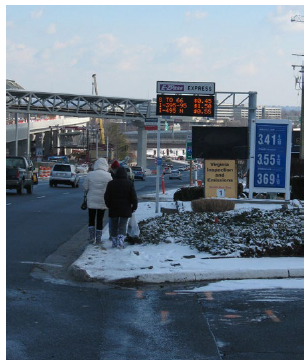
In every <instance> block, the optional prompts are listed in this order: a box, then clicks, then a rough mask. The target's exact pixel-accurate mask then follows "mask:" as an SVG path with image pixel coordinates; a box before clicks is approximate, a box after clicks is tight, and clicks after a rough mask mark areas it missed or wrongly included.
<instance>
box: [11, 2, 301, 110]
mask: <svg viewBox="0 0 307 363" xmlns="http://www.w3.org/2000/svg"><path fill="white" fill-rule="evenodd" d="M296 3H303V2H300V1H298V2H296ZM295 15H304V7H303V5H295V6H289V5H286V6H280V5H247V6H244V5H229V6H228V5H217V6H214V5H208V6H206V5H192V6H190V5H157V6H153V5H143V6H142V5H126V6H124V5H114V6H112V5H75V6H74V5H52V6H51V5H7V6H6V79H12V80H15V81H16V82H17V83H19V84H20V85H21V86H22V87H24V88H25V89H26V90H30V91H46V92H57V93H76V94H83V95H90V94H92V80H93V79H92V75H93V74H94V73H95V74H97V83H98V94H99V95H101V96H109V97H127V98H141V99H152V98H154V97H156V83H157V81H185V82H215V89H216V91H217V92H249V91H255V92H257V104H258V105H268V106H270V105H275V106H277V105H280V106H287V105H288V106H300V104H301V95H300V92H299V91H298V90H296V89H295V76H298V75H300V73H299V68H297V69H296V70H295V71H293V69H292V65H293V64H296V65H301V64H302V62H303V57H302V56H293V55H292V54H294V53H296V54H303V53H304V27H303V25H304V24H303V23H299V22H291V17H293V16H295Z"/></svg>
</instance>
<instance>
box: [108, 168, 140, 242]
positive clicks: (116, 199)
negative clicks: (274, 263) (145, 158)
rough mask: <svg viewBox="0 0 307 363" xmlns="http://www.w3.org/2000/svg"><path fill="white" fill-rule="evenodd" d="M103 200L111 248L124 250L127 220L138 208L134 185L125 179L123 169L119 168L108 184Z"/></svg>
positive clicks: (125, 173)
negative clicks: (107, 216) (107, 210)
mask: <svg viewBox="0 0 307 363" xmlns="http://www.w3.org/2000/svg"><path fill="white" fill-rule="evenodd" d="M104 200H105V203H106V206H107V207H108V208H109V217H110V220H111V228H110V232H111V240H112V247H117V248H124V240H125V236H126V231H127V222H128V219H129V218H130V217H131V216H132V213H133V212H134V211H135V210H136V209H137V207H138V199H137V195H136V191H135V189H134V184H133V182H132V181H131V180H129V179H127V172H126V170H125V168H124V167H119V168H118V169H117V171H116V173H115V175H114V179H113V180H111V181H110V182H109V183H108V185H107V189H106V192H105V194H104Z"/></svg>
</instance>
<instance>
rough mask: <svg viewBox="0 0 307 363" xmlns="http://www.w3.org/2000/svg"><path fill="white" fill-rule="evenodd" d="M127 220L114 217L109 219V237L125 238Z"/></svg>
mask: <svg viewBox="0 0 307 363" xmlns="http://www.w3.org/2000/svg"><path fill="white" fill-rule="evenodd" d="M128 219H129V218H124V217H114V218H110V221H111V225H110V227H111V228H110V235H111V237H117V236H118V235H120V234H121V235H124V236H126V233H127V222H128Z"/></svg>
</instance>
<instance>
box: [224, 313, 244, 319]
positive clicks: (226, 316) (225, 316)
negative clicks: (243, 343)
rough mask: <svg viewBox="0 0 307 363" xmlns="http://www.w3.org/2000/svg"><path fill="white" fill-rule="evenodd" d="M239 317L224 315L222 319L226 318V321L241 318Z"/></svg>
mask: <svg viewBox="0 0 307 363" xmlns="http://www.w3.org/2000/svg"><path fill="white" fill-rule="evenodd" d="M241 317H242V316H241V315H236V314H233V315H224V318H227V319H236V318H241Z"/></svg>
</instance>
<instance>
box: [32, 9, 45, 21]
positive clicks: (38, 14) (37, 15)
mask: <svg viewBox="0 0 307 363" xmlns="http://www.w3.org/2000/svg"><path fill="white" fill-rule="evenodd" d="M42 15H43V9H40V10H35V11H31V18H32V19H39V18H40V17H41V16H42Z"/></svg>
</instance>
